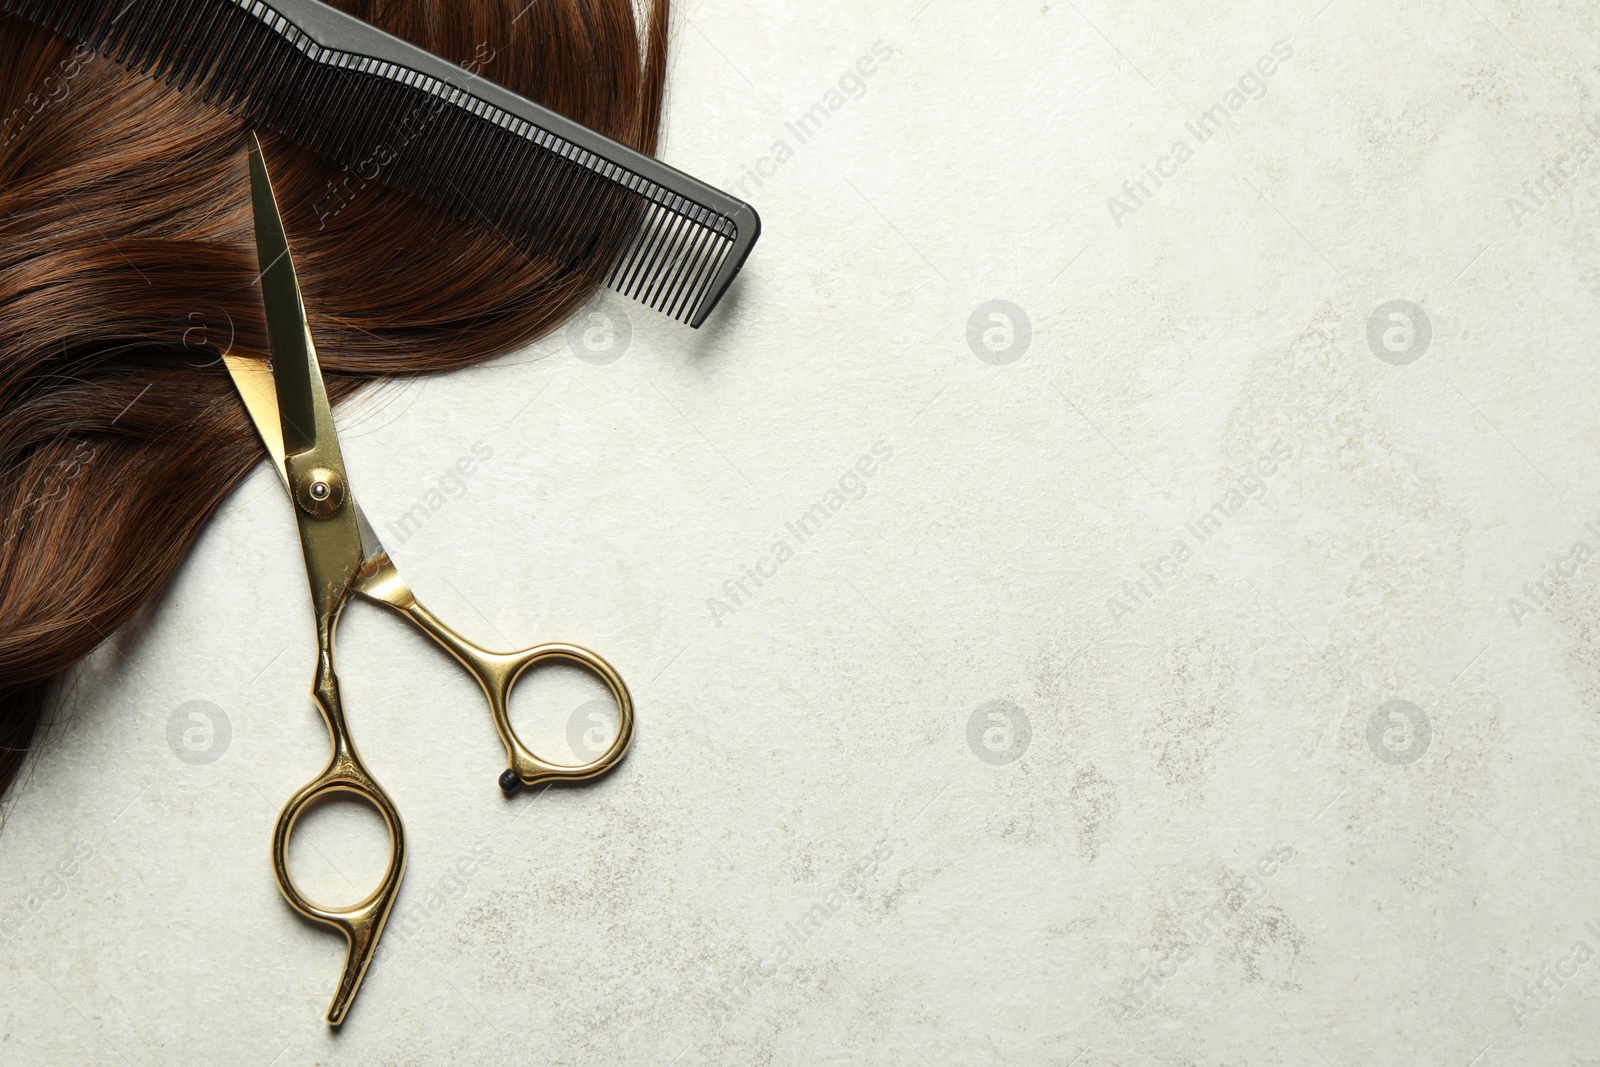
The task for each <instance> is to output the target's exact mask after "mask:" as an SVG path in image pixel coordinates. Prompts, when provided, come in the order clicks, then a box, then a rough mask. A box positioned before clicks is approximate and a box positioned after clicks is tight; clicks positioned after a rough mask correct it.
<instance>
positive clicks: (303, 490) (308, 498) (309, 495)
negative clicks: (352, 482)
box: [294, 467, 344, 519]
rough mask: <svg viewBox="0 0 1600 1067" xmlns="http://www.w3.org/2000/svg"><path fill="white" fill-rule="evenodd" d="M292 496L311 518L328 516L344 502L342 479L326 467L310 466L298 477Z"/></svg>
mask: <svg viewBox="0 0 1600 1067" xmlns="http://www.w3.org/2000/svg"><path fill="white" fill-rule="evenodd" d="M294 498H295V502H296V503H297V504H299V505H300V506H301V507H302V508H304V509H305V510H306V512H307V513H308V514H310V515H311V516H312V517H313V518H317V519H326V518H329V517H331V516H333V515H337V514H338V513H339V508H340V507H341V506H342V505H343V504H344V481H343V479H341V478H340V477H339V475H338V474H337V473H336V472H334V471H331V470H329V469H328V468H326V467H312V468H311V469H310V470H308V471H306V472H305V473H304V474H302V475H301V476H300V478H299V479H298V483H297V484H296V486H295V494H294Z"/></svg>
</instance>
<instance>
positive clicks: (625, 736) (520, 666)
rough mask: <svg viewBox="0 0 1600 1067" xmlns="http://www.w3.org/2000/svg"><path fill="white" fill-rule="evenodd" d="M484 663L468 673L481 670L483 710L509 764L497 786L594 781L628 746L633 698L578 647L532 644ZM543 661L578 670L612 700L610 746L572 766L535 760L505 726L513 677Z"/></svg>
mask: <svg viewBox="0 0 1600 1067" xmlns="http://www.w3.org/2000/svg"><path fill="white" fill-rule="evenodd" d="M486 659H487V660H489V661H492V662H484V663H481V664H479V665H477V667H476V669H475V670H474V673H475V674H477V673H479V671H482V673H481V674H479V681H480V682H483V683H484V685H483V688H484V692H485V693H486V694H487V695H488V697H489V707H490V710H491V711H492V712H493V713H494V723H495V728H496V729H498V730H499V731H500V740H501V741H503V742H505V746H506V755H507V757H508V758H509V759H510V761H511V768H510V770H509V771H507V772H506V774H505V775H502V776H501V786H502V788H504V787H505V786H507V785H510V786H511V788H512V789H514V788H515V783H516V782H520V783H521V784H523V785H538V784H539V783H540V782H557V781H567V782H578V781H583V780H584V779H587V778H596V777H599V776H600V775H602V774H605V773H606V772H607V771H609V770H611V769H612V768H613V767H615V766H616V765H617V764H618V763H621V762H622V758H623V757H624V756H626V755H627V754H628V746H629V745H630V744H632V742H633V697H632V696H631V695H629V693H628V686H627V683H626V682H624V681H623V680H622V676H621V675H620V674H618V673H617V671H616V668H615V667H613V666H611V664H610V663H608V662H606V661H605V659H603V658H602V657H600V656H597V655H595V654H594V653H593V652H590V651H589V650H588V649H586V648H583V647H581V646H579V645H569V644H565V643H563V642H550V643H548V644H543V645H535V646H534V647H533V648H529V649H525V650H523V651H521V652H511V653H491V654H489V655H488V656H487V657H486ZM548 661H556V662H562V663H570V664H573V665H574V666H577V667H582V668H583V669H584V670H586V671H588V672H589V673H590V674H593V675H594V676H595V677H596V678H599V679H600V681H602V682H604V683H605V686H606V689H607V690H609V691H610V693H611V699H612V700H614V701H615V702H616V705H617V736H616V737H614V738H612V739H611V744H610V745H609V746H607V747H606V750H605V751H604V752H602V753H601V754H600V755H599V756H597V757H595V758H594V759H593V760H590V761H589V762H588V763H580V764H577V765H576V766H572V765H567V764H562V763H552V762H550V761H549V760H545V759H541V758H540V757H538V756H536V755H534V754H533V752H532V751H531V750H530V749H529V748H528V747H527V746H526V745H524V744H523V743H522V740H521V739H520V738H519V737H517V733H516V731H515V730H514V729H512V727H511V690H512V688H513V687H514V686H515V685H516V684H517V679H519V678H521V677H522V676H523V674H525V673H526V672H527V671H528V670H529V668H531V667H534V666H537V665H538V664H540V663H545V662H548ZM513 778H514V779H515V782H513V781H512V779H513ZM509 791H510V790H508V792H509Z"/></svg>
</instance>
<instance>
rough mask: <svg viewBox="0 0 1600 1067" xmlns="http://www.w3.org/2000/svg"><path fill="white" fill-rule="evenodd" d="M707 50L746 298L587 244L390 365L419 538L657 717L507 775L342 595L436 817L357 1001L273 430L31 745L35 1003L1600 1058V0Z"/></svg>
mask: <svg viewBox="0 0 1600 1067" xmlns="http://www.w3.org/2000/svg"><path fill="white" fill-rule="evenodd" d="M674 49H675V51H674V65H673V69H672V75H671V84H670V98H669V106H668V121H667V136H666V139H665V142H664V148H663V154H664V155H665V157H666V158H667V159H668V160H670V161H671V162H673V163H675V164H677V165H680V166H682V167H684V168H686V169H688V170H690V171H692V172H694V173H696V174H698V175H701V176H703V177H705V178H706V179H708V180H711V181H713V182H716V183H719V184H721V185H723V186H725V187H729V188H733V189H736V190H740V191H742V193H743V194H744V195H745V196H746V197H747V198H748V199H750V200H751V201H753V202H754V203H755V204H756V205H757V206H758V207H759V209H760V210H761V212H762V214H763V218H764V221H765V224H766V234H765V236H764V238H763V240H762V242H761V244H760V245H759V246H758V248H757V250H756V253H755V256H754V258H753V259H752V260H751V262H750V265H749V266H748V267H747V269H746V271H745V273H744V275H743V277H742V279H741V282H740V284H739V286H738V287H737V288H736V289H735V291H734V292H733V293H732V294H731V296H730V298H729V300H728V302H727V304H726V306H725V309H724V310H722V311H721V312H720V313H719V315H718V317H717V318H716V320H715V321H714V322H713V323H711V324H710V325H708V326H707V327H706V328H705V329H704V330H702V331H700V332H699V333H693V332H690V331H688V330H685V329H681V328H678V327H676V326H673V325H671V324H667V323H662V322H659V321H654V320H653V319H651V318H650V317H649V316H647V315H646V314H644V313H642V312H638V311H636V310H634V309H632V308H631V307H629V306H627V305H624V304H621V303H617V302H615V301H612V300H606V299H603V300H602V301H600V303H598V304H597V305H596V306H595V307H594V308H593V309H592V310H591V311H590V312H589V313H587V314H586V315H585V316H584V317H583V318H581V319H580V320H578V325H577V326H576V327H575V328H574V329H573V330H572V331H570V332H568V333H564V334H562V335H558V336H553V337H551V338H549V339H547V340H546V341H544V342H542V343H540V344H538V345H536V346H534V347H533V348H532V349H530V350H529V351H527V352H525V353H521V354H519V355H518V356H516V357H513V358H508V359H505V360H502V361H499V362H497V363H495V364H492V365H488V366H484V367H481V368H477V369H474V370H469V371H465V372H461V373H456V374H451V375H448V376H446V377H441V378H438V379H434V380H429V381H425V382H422V383H414V384H412V385H409V386H405V387H390V388H385V389H383V390H380V391H378V392H377V393H374V394H372V395H370V396H367V397H364V398H362V400H361V401H360V402H358V403H357V404H355V405H353V406H352V407H350V408H349V409H348V410H346V411H345V412H343V413H342V415H341V420H342V421H341V425H342V429H343V432H344V441H345V450H346V451H345V454H346V459H347V462H348V464H349V467H350V471H351V474H352V477H353V479H354V484H355V487H356V489H357V490H358V492H359V494H360V497H361V499H362V501H363V502H364V504H365V507H366V509H367V510H368V512H369V513H371V514H372V516H373V518H374V520H375V521H376V522H377V524H378V526H379V527H380V530H381V531H382V532H384V533H385V536H386V537H387V538H388V539H389V542H390V547H391V549H392V550H393V551H394V554H395V555H396V557H397V558H398V560H399V562H400V563H401V565H402V566H403V568H404V569H405V571H406V573H407V575H408V577H409V578H410V580H411V583H412V585H413V586H414V587H415V588H416V590H417V592H418V594H419V595H420V596H421V598H422V599H423V600H424V601H425V602H426V603H428V604H430V605H431V606H432V608H433V609H434V610H435V611H436V612H437V613H438V614H439V615H441V616H442V617H444V618H446V619H447V620H449V621H452V622H454V623H455V624H457V625H458V626H459V627H460V628H461V629H463V630H464V631H465V632H467V633H468V634H470V635H472V636H474V637H476V638H478V639H479V640H481V641H483V642H485V643H487V644H492V645H502V646H510V645H522V644H529V643H533V642H535V641H538V640H548V639H566V640H572V641H577V642H580V643H583V644H586V645H588V646H590V647H593V648H595V649H596V650H598V651H600V652H601V653H602V654H604V655H606V656H607V657H609V658H610V659H611V660H612V661H613V662H615V663H616V664H617V665H618V667H619V668H620V669H621V671H622V672H623V674H624V675H625V677H626V678H627V679H628V680H629V682H630V684H631V685H632V687H633V692H634V695H635V698H636V700H637V706H638V715H639V727H638V735H637V741H636V745H635V748H634V750H633V752H632V754H631V755H630V756H629V758H628V760H627V761H626V763H625V764H624V765H623V766H622V767H621V768H620V769H619V770H618V771H617V772H616V773H614V774H612V775H611V776H610V777H608V778H605V779H603V780H602V781H600V782H599V783H597V784H594V785H590V786H586V787H582V788H575V789H566V790H561V789H555V790H551V791H549V792H546V793H542V794H539V795H536V796H530V795H528V794H523V795H521V796H519V797H518V798H516V799H515V800H512V801H506V800H504V799H502V797H501V796H500V794H499V791H498V790H497V789H496V788H495V781H494V780H495V776H496V775H497V774H498V773H499V771H500V770H501V768H502V767H503V755H502V752H501V750H500V748H499V744H498V740H497V738H496V736H495V734H494V732H493V730H492V728H491V726H490V722H489V719H488V715H487V712H486V710H485V708H484V706H483V702H482V699H481V697H480V696H479V695H478V694H477V692H476V691H475V689H474V688H473V685H472V682H471V680H470V679H469V678H468V677H467V676H466V675H465V674H464V673H462V672H461V671H460V670H459V669H458V668H457V667H456V666H455V665H454V664H453V663H452V662H451V661H450V660H448V658H446V657H444V656H443V655H442V654H440V653H438V652H437V650H436V649H434V648H433V647H432V646H430V645H429V644H428V643H427V641H426V640H425V639H424V638H423V637H422V636H420V635H419V634H417V633H415V632H413V631H411V630H408V629H407V628H406V627H405V626H404V625H403V624H402V623H401V622H400V621H398V620H396V619H394V618H392V617H389V616H387V615H384V614H382V613H380V612H379V611H378V610H377V609H374V608H370V607H366V606H357V607H356V608H355V609H353V610H352V611H351V612H350V613H349V614H348V616H347V618H346V621H345V623H344V626H343V630H342V634H341V644H340V663H341V674H342V677H343V679H344V683H345V698H346V702H347V706H348V708H349V709H350V714H351V718H352V721H353V725H354V729H355V732H356V737H357V740H358V742H359V744H360V746H361V748H362V751H363V754H364V755H365V757H366V758H367V761H368V763H369V764H370V765H371V766H372V768H373V769H374V771H375V773H376V774H377V776H378V777H379V779H380V780H381V781H382V782H383V783H384V784H385V785H386V786H387V787H388V789H389V790H390V792H391V793H392V794H393V795H394V797H395V799H396V801H397V803H398V804H399V806H400V809H401V811H402V812H403V813H404V815H405V819H406V824H407V828H408V831H409V835H410V844H411V861H410V867H409V869H408V873H407V878H406V883H405V888H404V890H403V892H402V895H401V897H400V900H399V903H398V905H397V908H396V911H395V918H394V920H393V923H392V927H391V929H390V931H389V932H388V933H387V934H386V936H385V939H384V952H383V955H382V957H381V958H380V959H379V961H378V962H377V963H376V964H374V966H373V968H372V971H371V973H370V974H369V976H368V978H367V980H366V984H365V986H364V987H363V989H362V992H361V995H360V998H359V1000H358V1001H357V1003H356V1005H355V1008H354V1010H353V1012H352V1014H351V1016H350V1019H349V1021H348V1023H347V1024H346V1025H345V1026H344V1027H343V1029H342V1030H341V1031H339V1032H337V1033H333V1032H330V1031H329V1030H328V1029H327V1028H326V1027H325V1026H324V1024H323V1023H322V1021H321V1016H322V1013H323V1011H324V1010H325V1008H326V1005H327V1001H328V999H329V997H330V996H331V994H332V991H333V986H334V982H335V978H336V975H337V972H338V968H339V965H340V963H341V961H342V954H343V948H342V945H341V943H340V941H339V939H338V938H337V936H336V935H333V934H330V933H328V932H326V931H324V930H322V929H320V928H316V927H313V926H310V925H309V924H306V923H303V922H301V921H300V920H298V919H297V918H296V916H295V915H294V914H293V913H292V912H291V911H290V910H289V908H288V907H287V905H285V903H284V902H283V900H282V899H281V897H280V895H279V893H278V890H277V888H276V886H275V884H274V882H273V879H272V873H271V867H270V863H269V859H268V845H269V840H270V834H271V828H272V824H273V820H274V818H275V817H276V814H277V811H278V809H279V807H280V806H281V805H282V803H283V801H284V800H285V799H286V798H287V797H288V796H289V795H290V794H291V793H292V792H293V791H294V790H295V789H296V788H297V787H298V786H299V785H301V784H302V783H303V782H305V781H307V780H308V779H309V778H310V777H311V776H312V775H313V774H314V773H315V772H316V771H317V770H318V768H319V767H320V764H321V760H322V759H323V754H324V752H325V744H326V741H325V734H324V731H323V727H322V725H321V722H320V720H319V719H318V718H317V716H316V714H315V712H314V710H313V708H312V705H311V703H310V702H309V700H308V698H307V694H306V689H307V685H308V681H309V678H310V672H311V666H312V664H311V658H310V653H311V648H312V640H311V632H310V622H309V614H308V612H307V611H306V610H305V608H306V603H305V589H304V578H303V575H302V572H301V570H300V565H299V560H298V546H297V543H296V540H295V532H294V526H293V523H292V521H291V519H290V513H289V510H288V507H289V505H288V503H287V501H286V499H285V498H284V496H283V494H282V492H281V491H280V490H279V488H278V486H277V484H276V482H275V480H274V479H273V477H272V475H271V473H270V472H269V471H268V470H267V469H265V468H262V469H259V470H257V471H256V472H255V473H254V474H253V475H252V476H251V478H250V479H249V480H248V481H247V482H246V483H245V484H244V486H243V487H242V488H241V489H240V491H239V492H238V493H237V494H236V495H235V496H234V498H233V499H232V500H231V501H230V503H229V505H228V507H227V509H226V511H225V513H223V514H221V515H219V516H218V517H217V519H216V521H215V522H214V523H213V524H212V525H211V527H210V529H209V531H208V533H207V534H206V536H205V538H204V539H203V541H202V542H201V543H200V544H199V546H198V547H197V549H196V551H195V552H194V554H193V557H192V558H191V559H190V561H189V562H188V564H187V565H186V567H185V568H184V570H183V571H182V573H181V575H180V577H179V579H178V580H177V582H176V583H175V584H174V585H173V587H172V588H171V590H170V592H169V593H168V594H167V595H166V596H165V597H164V598H163V599H162V600H161V602H160V603H158V604H156V605H155V606H154V607H153V608H152V609H151V610H150V611H148V612H147V613H146V614H145V615H144V616H143V617H142V618H141V619H140V620H139V621H138V622H137V624H136V625H132V626H130V627H128V628H127V629H126V631H125V632H123V633H120V634H118V635H117V636H116V637H115V639H114V640H113V641H112V642H110V643H109V644H108V646H107V647H106V648H105V649H103V650H102V651H101V652H100V653H99V654H98V655H97V656H96V657H95V658H94V660H93V661H92V662H91V663H89V664H88V665H87V666H86V667H85V669H84V670H83V671H82V672H81V674H80V675H79V677H78V679H77V681H76V684H75V685H74V687H73V689H72V691H71V694H70V699H69V700H68V702H67V704H66V705H65V706H64V708H63V710H62V713H61V716H60V718H61V721H60V723H58V724H57V726H56V727H55V728H54V729H53V731H52V733H51V737H50V741H49V743H48V745H47V747H45V748H44V750H43V751H42V753H41V756H40V758H39V760H38V762H37V765H36V767H35V768H34V770H33V772H32V774H31V776H30V777H29V778H28V780H27V781H26V782H25V783H24V784H23V785H22V786H21V787H20V788H19V789H17V790H16V791H15V792H14V794H13V798H12V802H11V807H10V811H9V819H8V821H7V823H6V825H5V828H4V832H3V834H0V991H3V992H0V1061H3V1062H5V1063H6V1064H12V1063H15V1064H56V1063H67V1062H71V1063H133V1064H146V1063H150V1064H155V1063H179V1062H183V1063H229V1064H260V1065H268V1064H276V1065H280V1067H281V1065H288V1064H313V1063H315V1064H374V1065H376V1064H411V1063H418V1064H435V1063H438V1064H446V1063H489V1062H525V1063H541V1064H543V1063H549V1064H613V1063H628V1064H661V1065H668V1064H677V1065H680V1067H690V1065H694V1064H729V1065H744V1064H769V1063H770V1064H803V1065H823V1064H834V1063H838V1064H844V1063H897V1064H901V1063H903V1064H939V1065H944V1064H950V1065H957V1064H961V1065H964V1064H1041V1065H1054V1067H1069V1065H1076V1067H1107V1065H1113V1064H1117V1065H1144V1064H1149V1065H1161V1067H1169V1065H1170V1067H1179V1065H1184V1067H1201V1065H1223V1064H1227V1065H1245V1064H1249V1065H1268V1064H1307V1065H1315V1064H1327V1065H1335V1064H1336V1065H1341V1067H1342V1065H1357V1064H1406V1065H1421V1064H1429V1065H1433V1064H1437V1065H1446V1067H1469V1065H1478V1067H1490V1065H1525V1064H1538V1065H1543V1064H1587V1065H1594V1064H1597V1063H1600V1022H1597V1019H1600V1015H1597V1012H1596V1008H1597V1004H1596V988H1597V981H1596V980H1597V976H1600V962H1594V959H1593V957H1594V955H1595V953H1596V952H1600V893H1597V892H1596V890H1595V889H1594V881H1595V879H1596V877H1597V876H1600V855H1597V851H1600V848H1597V846H1600V830H1597V829H1596V824H1595V821H1594V818H1593V812H1594V811H1595V809H1596V807H1597V804H1600V776H1597V774H1596V771H1595V769H1594V768H1595V765H1596V761H1595V753H1596V752H1597V751H1600V726H1597V720H1596V712H1597V710H1600V590H1597V585H1596V582H1597V579H1600V476H1597V474H1596V472H1595V463H1594V459H1593V457H1594V450H1595V449H1596V446H1597V445H1600V415H1597V411H1600V408H1597V407H1596V405H1595V403H1594V402H1593V396H1594V394H1595V392H1596V388H1595V385H1594V384H1593V381H1594V377H1595V358H1594V351H1595V338H1596V337H1600V310H1597V307H1600V299H1597V298H1600V293H1597V289H1600V280H1597V278H1600V274H1597V272H1600V249H1597V247H1596V238H1595V234H1596V224H1597V223H1600V199H1597V195H1596V193H1597V179H1600V15H1597V13H1596V10H1595V9H1594V7H1593V6H1592V5H1589V4H1585V3H1578V2H1559V0H1558V2H1551V3H1543V4H1535V3H1529V2H1525V0H1451V2H1448V3H1445V2H1422V3H1413V4H1406V5H1392V4H1379V3H1375V2H1373V0H1293V2H1289V0H1281V2H1271V0H1269V2H1257V3H1250V4H1244V3H1222V2H1207V3H1192V2H1191V3H1177V4H1162V5H1154V4H1132V3H1127V2H1125V0H1083V2H1081V3H1077V4H1074V3H1072V2H1050V3H1047V4H1046V3H1039V2H1030V3H1015V2H1005V0H999V2H990V3H977V2H975V0H905V2H896V3H893V4H883V3H877V4H861V3H858V2H855V0H816V2H813V3H808V4H787V5H774V4H756V3H753V2H748V0H705V2H703V3H699V4H695V3H693V2H690V3H686V4H684V5H682V7H681V9H680V11H679V18H678V33H677V37H676V40H675V43H674ZM1269 72H1270V73H1269ZM818 108H820V110H814V109H818ZM1208 111H1209V113H1210V115H1211V119H1210V120H1209V124H1203V123H1202V121H1201V120H1202V116H1203V115H1204V114H1206V113H1207V112H1208ZM808 114H809V115H811V118H810V119H809V121H807V120H806V119H805V117H806V116H807V115H808ZM802 123H804V124H803V125H802ZM1180 143H1181V146H1182V147H1180ZM1141 182H1142V187H1141ZM218 373H220V371H219V372H218ZM475 448H476V452H475V451H474V450H475ZM464 469H466V470H470V473H467V474H463V473H462V471H463V470H464ZM808 515H810V516H811V518H810V520H809V521H806V516H808ZM1591 522H1592V523H1593V524H1594V525H1590V523H1591ZM802 523H805V537H804V539H803V540H802V538H801V537H800V536H799V534H798V533H797V532H796V531H797V530H798V529H799V524H802ZM741 583H742V584H741ZM522 697H523V699H522V700H521V702H520V703H519V706H518V709H517V712H516V714H517V720H518V723H519V725H520V726H521V727H522V728H523V729H524V731H525V732H526V734H527V735H528V736H529V737H530V738H534V739H537V740H538V741H539V743H540V745H541V746H543V748H544V749H545V750H546V751H549V752H551V753H552V754H555V755H564V754H565V753H566V752H567V751H568V750H569V749H572V748H574V747H577V748H581V747H583V746H584V745H586V744H589V743H590V742H591V741H592V740H593V739H594V738H597V737H598V738H601V739H602V740H603V737H604V732H605V729H606V715H605V713H604V711H603V710H602V707H601V706H600V705H596V704H594V703H592V701H593V699H594V693H593V692H592V691H591V690H590V689H588V688H585V686H584V684H582V681H581V679H574V678H572V677H566V676H560V675H555V674H552V675H549V676H543V677H540V678H539V679H537V680H536V683H535V684H533V685H530V686H528V687H527V688H526V690H525V691H524V692H523V693H522ZM358 814H359V813H352V812H347V811H342V810H335V811H329V812H326V813H324V816H323V817H322V818H319V819H318V820H317V821H316V822H315V823H314V824H313V825H310V826H308V828H307V830H308V833H307V835H306V837H305V838H304V839H303V843H302V844H301V845H300V846H298V847H297V851H296V853H295V870H296V872H297V874H298V875H299V876H300V877H301V878H302V880H303V881H304V882H305V884H306V885H307V886H308V887H309V888H312V889H314V890H316V891H317V892H318V893H321V894H325V895H326V896H327V897H328V898H329V899H332V898H338V897H340V896H341V894H343V896H344V898H345V899H348V898H349V895H350V893H351V883H363V884H370V883H371V882H372V881H374V880H375V879H376V875H377V871H378V870H379V867H380V865H381V862H382V856H383V851H382V844H381V842H379V841H378V840H377V839H376V838H375V836H374V831H373V830H372V828H371V827H370V826H369V825H368V824H367V822H366V821H365V820H363V819H361V818H358V817H357V815H358Z"/></svg>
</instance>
